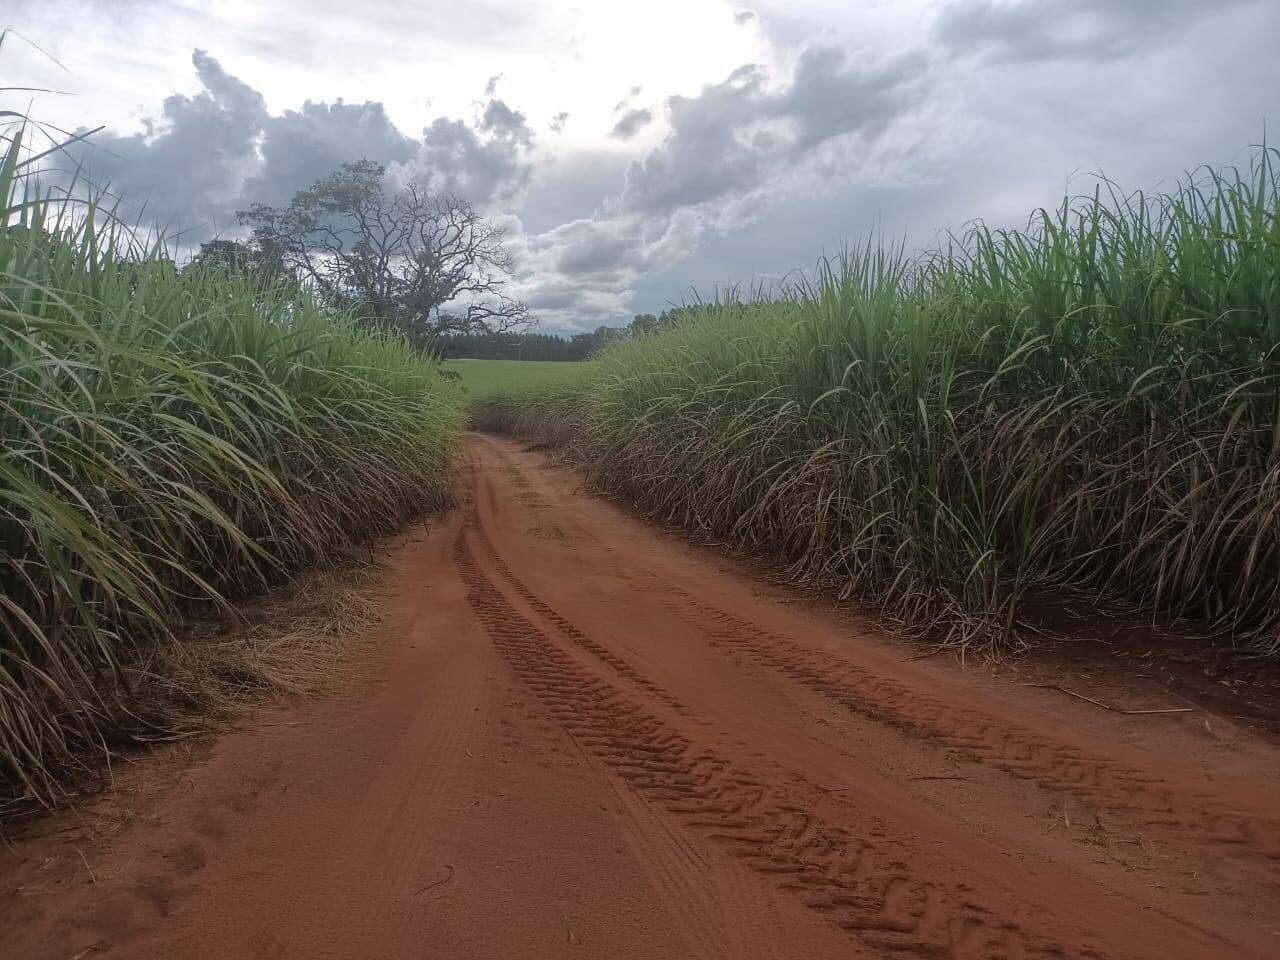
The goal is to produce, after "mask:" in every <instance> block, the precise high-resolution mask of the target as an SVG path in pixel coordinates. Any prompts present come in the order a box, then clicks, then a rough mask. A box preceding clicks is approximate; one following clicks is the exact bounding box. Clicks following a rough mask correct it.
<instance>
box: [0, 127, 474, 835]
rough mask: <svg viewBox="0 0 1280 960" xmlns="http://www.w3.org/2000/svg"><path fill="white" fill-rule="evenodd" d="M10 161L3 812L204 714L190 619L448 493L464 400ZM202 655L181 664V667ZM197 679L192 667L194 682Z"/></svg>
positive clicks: (3, 266)
mask: <svg viewBox="0 0 1280 960" xmlns="http://www.w3.org/2000/svg"><path fill="white" fill-rule="evenodd" d="M21 143H22V140H21V134H20V133H19V134H17V135H15V136H13V138H12V139H11V140H10V143H9V145H8V149H7V150H6V151H5V154H4V156H3V162H2V163H0V198H4V199H5V208H4V213H3V218H4V223H5V224H6V227H5V229H3V230H0V298H2V300H3V305H4V306H3V311H2V312H0V369H3V372H4V378H3V383H2V385H0V396H3V399H4V403H3V406H2V407H0V440H2V441H3V444H4V449H5V456H4V458H3V459H2V460H0V490H2V491H3V496H4V504H3V507H2V508H0V585H2V586H3V596H2V597H0V631H3V639H0V812H3V811H5V810H7V809H12V808H14V807H17V808H23V807H24V806H29V805H31V804H32V803H35V802H40V803H50V802H54V801H56V800H58V799H59V798H61V797H62V796H63V795H64V791H65V789H66V788H67V787H68V786H69V785H71V784H73V783H74V782H75V781H76V780H77V779H78V778H79V777H81V776H82V775H83V774H85V773H86V772H88V771H90V770H92V769H93V768H94V767H96V766H97V764H98V763H100V762H102V761H103V760H105V759H107V758H108V757H109V756H110V754H111V753H112V752H113V751H115V750H118V749H120V748H121V746H122V745H125V744H128V743H130V742H136V740H137V739H138V738H143V739H147V738H155V737H163V736H165V735H166V734H167V733H168V732H169V731H171V729H172V726H171V725H172V723H173V722H174V721H175V719H176V718H178V717H181V716H183V715H187V714H191V713H193V712H195V713H199V712H201V711H203V710H207V709H209V708H210V701H211V700H216V699H217V696H218V691H217V689H216V688H217V687H218V686H219V684H220V683H221V684H230V685H232V686H237V685H244V684H246V683H248V684H252V683H254V682H256V681H262V680H263V679H264V678H262V677H260V676H258V677H255V676H254V675H253V672H252V671H250V672H249V673H248V674H242V673H237V674H236V675H234V676H231V677H224V678H219V677H217V676H213V675H211V674H210V672H209V671H203V672H201V671H195V672H194V673H192V672H191V671H190V670H189V669H188V670H187V673H186V677H185V679H186V680H187V681H188V682H185V683H182V684H175V683H172V682H167V681H169V680H171V677H170V676H169V674H170V673H171V672H172V671H171V668H172V667H174V666H175V665H176V664H178V663H184V664H187V666H189V661H190V659H191V658H193V657H195V658H199V656H200V655H201V652H200V648H199V647H198V646H196V645H192V644H190V643H186V642H185V641H184V638H183V626H182V625H183V622H184V618H185V617H187V616H190V615H192V614H196V613H203V614H205V615H208V614H210V613H213V612H216V611H217V610H218V609H219V608H220V607H221V608H222V609H223V610H226V611H228V612H230V611H231V609H232V608H231V607H230V605H229V604H228V599H227V598H231V599H235V598H239V597H243V596H245V595H247V594H251V593H254V592H257V591H260V590H262V589H263V588H264V587H266V586H268V585H270V584H271V583H273V582H276V581H278V580H279V579H280V578H281V577H282V576H283V575H284V574H286V573H287V572H289V571H292V570H297V569H300V568H303V567H305V566H311V565H315V564H318V563H324V562H327V561H331V560H333V559H335V558H340V557H341V556H342V554H343V549H344V548H345V547H347V546H349V545H352V544H363V543H366V542H368V541H369V540H370V539H371V538H373V537H376V536H378V535H380V534H385V533H389V532H392V531H395V530H398V529H400V528H401V526H402V525H403V524H404V523H405V522H406V521H407V520H409V519H410V518H413V517H416V516H418V515H420V514H422V513H423V512H424V511H430V510H434V509H439V508H441V507H443V506H444V505H446V504H447V503H448V502H449V500H450V497H451V495H452V483H453V458H454V450H455V445H456V442H457V439H458V437H459V435H460V431H461V428H462V426H463V420H464V413H463V399H464V398H463V393H462V391H461V390H459V389H458V387H457V385H456V384H455V383H454V382H452V381H450V380H449V379H447V378H445V377H444V376H443V375H442V374H441V372H440V369H439V367H438V365H437V364H435V363H433V362H429V360H428V359H427V358H424V357H423V356H422V355H421V354H420V353H419V352H417V351H415V350H414V349H413V348H412V347H411V346H410V345H409V344H408V343H407V342H406V341H405V340H403V339H402V338H400V337H398V336H396V335H394V334H392V333H389V332H388V331H386V330H384V329H379V328H378V327H376V326H373V325H370V324H366V323H362V322H360V321H358V320H357V319H356V318H355V317H354V316H352V315H351V314H350V313H348V312H345V311H342V310H337V309H335V308H333V307H330V306H327V305H325V304H323V303H321V302H319V301H318V300H317V299H315V298H314V297H312V296H311V295H310V294H308V293H307V292H305V291H304V290H302V289H301V288H299V287H298V286H296V285H287V284H282V283H281V284H274V283H271V284H264V283H262V282H261V281H260V280H259V279H258V278H255V277H253V276H251V275H249V274H248V273H247V272H244V271H237V270H234V269H229V268H227V267H226V266H225V265H222V264H217V263H209V264H205V265H200V264H197V265H196V266H194V267H192V268H189V269H184V270H182V271H181V272H179V271H177V270H175V269H174V266H173V263H172V262H171V261H170V260H168V259H167V258H166V256H165V255H164V250H163V248H162V247H161V246H160V245H159V244H158V243H157V244H156V245H154V246H151V247H147V246H146V245H145V244H144V242H143V239H142V238H139V237H137V236H135V235H134V234H133V233H132V232H130V231H129V230H128V229H126V228H125V227H123V226H121V225H120V224H119V222H118V221H116V220H115V219H114V218H113V217H112V216H111V215H110V214H109V212H108V211H99V210H95V209H93V208H89V209H88V210H87V211H86V209H85V208H83V207H79V206H75V205H73V204H70V203H68V202H65V201H64V202H57V201H55V200H53V199H51V198H50V197H49V196H47V195H42V194H41V193H40V192H39V187H38V185H37V184H36V183H35V181H34V180H33V179H32V177H31V176H30V175H29V174H25V175H24V170H23V163H22V162H21V161H20V156H21ZM184 669H186V667H184ZM193 678H198V680H193Z"/></svg>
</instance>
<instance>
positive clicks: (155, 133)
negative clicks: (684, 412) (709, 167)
mask: <svg viewBox="0 0 1280 960" xmlns="http://www.w3.org/2000/svg"><path fill="white" fill-rule="evenodd" d="M192 64H193V65H194V67H195V71H196V77H197V79H198V80H199V82H200V85H201V87H202V88H203V89H202V90H201V92H199V93H197V94H195V95H193V96H185V95H182V94H174V95H172V96H170V97H169V98H167V99H166V100H165V101H164V105H163V107H162V109H161V111H160V115H159V116H158V117H154V118H149V119H148V120H146V121H145V122H144V126H143V130H142V131H141V132H140V133H137V134H132V135H128V136H122V135H119V134H113V133H110V132H108V131H103V132H101V133H99V134H96V135H95V136H94V137H93V138H92V139H91V141H89V144H88V145H87V146H85V147H84V148H83V151H82V153H81V156H80V159H81V160H82V161H83V167H84V172H85V174H86V175H87V176H88V177H89V178H90V179H91V180H92V182H94V183H95V184H98V185H106V184H109V185H110V188H111V190H112V193H114V194H116V195H118V196H121V197H124V198H126V199H127V201H128V202H129V203H131V204H132V205H133V206H135V207H142V206H144V205H145V212H146V215H147V216H148V217H149V218H150V219H152V220H154V221H155V222H157V223H158V224H159V225H160V226H162V227H163V228H165V229H166V231H167V232H169V233H170V234H177V235H180V236H181V237H183V238H184V239H185V242H186V243H187V244H194V243H196V242H199V241H202V240H206V239H208V238H209V237H211V236H213V235H214V234H215V233H220V232H227V231H229V230H233V229H234V228H235V226H236V222H235V212H236V210H237V209H242V208H244V207H246V206H248V205H249V203H251V202H259V201H260V202H265V203H273V204H279V203H284V202H287V201H288V199H289V197H290V196H292V195H293V193H294V192H296V191H297V190H300V189H302V188H304V187H306V186H308V185H310V184H311V183H313V182H314V181H315V180H317V179H319V178H320V177H323V176H325V175H326V174H329V173H331V172H333V171H334V170H336V169H337V168H338V167H339V166H340V165H341V164H343V163H347V162H351V161H355V160H361V159H369V160H376V161H378V162H379V163H382V164H385V165H386V166H387V167H388V168H389V170H390V171H391V173H392V175H393V176H396V177H409V176H422V177H425V178H426V179H428V180H429V181H430V182H431V183H432V184H433V185H434V186H435V187H436V188H438V189H444V190H451V191H453V192H456V193H458V194H459V195H461V196H463V197H465V198H467V199H468V200H470V201H471V202H472V203H473V204H475V205H476V206H477V207H479V208H481V209H486V210H492V209H496V208H497V207H499V206H501V205H502V204H503V203H507V202H510V201H511V200H512V199H513V198H514V197H516V196H518V195H519V193H520V191H521V190H523V189H524V187H525V186H526V185H527V184H528V182H529V179H530V172H531V170H532V163H531V160H530V154H531V152H532V151H533V149H534V135H533V132H532V131H531V129H530V128H529V125H528V122H527V120H526V118H525V116H524V114H523V113H521V112H520V111H519V110H516V109H514V108H513V107H511V106H509V105H508V104H507V103H506V102H505V101H503V100H500V99H497V98H495V97H490V98H489V99H488V100H487V102H485V103H483V105H482V107H483V108H482V110H481V111H480V113H479V116H478V117H477V118H476V119H475V120H474V121H473V122H470V123H468V122H465V121H462V120H458V119H453V118H449V117H439V118H437V119H435V120H434V121H432V123H431V124H429V125H428V126H427V127H426V129H425V130H424V131H423V133H422V137H421V138H420V139H414V138H412V137H409V136H406V135H405V134H404V133H402V132H401V131H400V130H399V129H397V127H396V126H395V124H394V123H392V121H391V119H390V118H389V117H388V116H387V113H386V110H385V109H384V107H383V105H382V104H381V103H376V102H365V103H345V102H344V101H342V100H337V101H335V102H333V103H316V102H311V101H308V102H306V103H304V104H303V105H302V107H301V108H299V109H297V110H285V111H284V112H282V113H279V114H272V113H271V112H269V111H268V109H267V107H266V103H265V100H264V99H263V97H262V95H261V94H260V93H259V92H258V91H257V90H255V89H253V88H252V87H251V86H249V85H248V84H246V83H244V82H243V81H242V80H240V79H238V78H237V77H235V76H232V75H231V74H230V73H228V72H227V71H226V70H225V69H224V68H223V67H222V65H221V64H220V63H219V62H218V61H217V60H216V59H215V58H214V57H212V56H210V55H209V54H208V53H206V52H205V51H203V50H196V51H195V53H194V54H193V55H192ZM499 78H500V75H498V76H495V77H492V78H490V82H489V84H488V87H489V88H492V87H494V86H495V85H496V83H497V81H498V79H499ZM54 175H55V176H58V175H59V174H58V172H55V174H54ZM62 175H66V171H62Z"/></svg>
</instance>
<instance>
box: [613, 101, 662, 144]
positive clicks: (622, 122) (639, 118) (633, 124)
mask: <svg viewBox="0 0 1280 960" xmlns="http://www.w3.org/2000/svg"><path fill="white" fill-rule="evenodd" d="M652 121H653V111H652V110H648V109H641V108H633V109H631V110H628V111H626V113H624V114H623V115H622V116H621V117H619V118H618V122H617V123H615V124H614V125H613V129H612V130H611V131H609V136H611V137H616V138H617V139H619V140H630V139H631V138H632V137H634V136H635V135H636V134H637V133H639V132H640V131H641V130H643V129H644V128H645V127H647V126H648V125H649V124H650V123H651V122H652Z"/></svg>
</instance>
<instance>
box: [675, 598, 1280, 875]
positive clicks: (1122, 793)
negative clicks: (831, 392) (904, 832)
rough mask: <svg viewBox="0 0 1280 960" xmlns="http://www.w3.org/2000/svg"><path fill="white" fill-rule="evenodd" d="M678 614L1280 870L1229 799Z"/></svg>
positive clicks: (846, 701)
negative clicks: (1272, 864) (1259, 857)
mask: <svg viewBox="0 0 1280 960" xmlns="http://www.w3.org/2000/svg"><path fill="white" fill-rule="evenodd" d="M662 589H663V591H664V596H665V597H666V603H667V606H668V608H669V609H671V610H672V612H673V613H675V614H676V615H677V616H680V617H682V618H683V619H684V620H686V622H688V623H690V624H691V625H693V626H695V627H697V628H698V629H699V630H700V631H701V632H702V633H703V634H704V635H705V636H706V637H707V638H708V640H710V641H711V642H712V643H713V644H715V645H717V646H718V647H720V648H721V649H723V650H724V651H725V652H726V653H728V654H730V655H731V656H734V657H735V659H739V661H741V658H743V657H745V658H746V659H748V660H749V661H752V662H755V663H758V664H760V665H762V666H764V667H766V668H767V669H770V670H773V671H775V672H777V673H781V674H783V675H785V676H787V677H789V678H791V679H792V680H795V681H796V682H798V683H800V684H802V685H804V686H805V687H808V688H809V689H811V690H813V691H815V692H817V693H818V694H820V695H821V696H823V697H825V698H826V699H827V700H829V701H831V702H833V703H835V704H838V705H839V706H841V707H843V708H845V709H847V710H850V711H852V712H855V713H858V714H860V715H862V716H865V717H868V718H869V719H872V720H875V721H878V722H880V723H884V724H887V725H890V726H893V727H895V728H897V729H900V730H903V731H905V732H906V733H908V734H911V735H913V736H917V737H924V738H928V739H930V740H934V741H937V742H939V743H941V744H943V745H944V746H946V747H949V748H951V749H952V750H955V751H957V752H959V753H961V754H962V755H964V756H966V757H968V758H970V759H972V760H976V761H977V762H979V763H983V764H987V765H990V766H992V767H995V768H996V769H998V770H1001V771H1003V772H1005V773H1007V774H1010V775H1012V776H1015V777H1018V778H1020V779H1024V780H1030V781H1033V782H1034V783H1036V784H1037V785H1039V786H1040V787H1043V788H1044V789H1046V790H1050V791H1054V792H1057V793H1065V794H1072V795H1074V796H1077V797H1080V798H1082V799H1084V800H1085V801H1087V802H1089V803H1092V804H1093V805H1095V806H1096V807H1097V808H1098V809H1101V810H1105V811H1108V812H1111V813H1116V814H1119V815H1121V816H1125V817H1127V818H1129V819H1131V820H1134V821H1136V822H1138V823H1140V824H1141V825H1143V826H1146V827H1152V828H1156V829H1162V830H1165V831H1168V832H1173V833H1179V834H1184V835H1189V836H1190V837H1192V838H1193V839H1196V840H1200V841H1205V842H1209V843H1213V844H1215V845H1218V846H1220V847H1221V848H1223V849H1224V850H1230V852H1231V854H1232V855H1239V856H1251V855H1254V854H1257V855H1260V856H1261V857H1262V858H1264V859H1265V860H1267V861H1272V862H1275V861H1280V821H1277V820H1275V819H1273V818H1269V817H1266V816H1265V815H1262V814H1259V813H1257V812H1255V811H1250V810H1240V809H1233V808H1232V807H1231V806H1229V805H1228V804H1226V803H1224V802H1223V800H1222V798H1221V797H1218V796H1215V795H1213V794H1210V793H1206V792H1195V791H1188V790H1186V789H1184V788H1183V787H1181V786H1180V785H1178V784H1174V783H1170V782H1168V781H1166V780H1164V779H1162V778H1161V777H1159V776H1157V775H1155V774H1152V773H1148V772H1144V771H1142V770H1139V769H1137V768H1135V767H1131V766H1128V765H1125V764H1123V763H1119V762H1117V761H1115V760H1113V759H1112V758H1109V757H1104V756H1101V755H1098V754H1096V753H1091V752H1089V751H1086V750H1084V749H1081V748H1080V747H1078V746H1076V745H1073V744H1071V743H1070V742H1068V741H1065V740H1061V739H1058V738H1054V737H1050V736H1047V735H1045V734H1043V733H1039V732H1036V731H1033V730H1030V729H1027V728H1023V727H1018V726H1014V725H1010V724H1009V723H1006V722H997V721H996V720H994V719H993V718H991V717H990V716H987V715H985V714H983V713H980V712H978V711H976V710H969V709H964V708H960V709H957V708H955V707H954V706H952V705H949V704H947V703H945V702H943V701H942V700H940V699H937V698H935V697H931V696H929V695H927V694H922V693H920V692H919V691H916V690H913V689H911V688H910V687H909V686H907V685H906V684H903V683H899V682H897V681H895V680H891V679H889V678H887V677H883V676H880V675H878V674H876V673H873V672H871V671H869V670H866V669H863V668H861V667H858V666H855V665H854V664H852V663H850V662H848V661H847V660H843V659H841V658H839V657H836V656H832V655H830V654H827V653H824V652H822V651H818V650H813V649H810V648H807V647H803V646H801V645H800V644H798V643H796V642H795V641H794V640H790V639H788V638H786V637H782V636H779V635H778V634H775V633H772V632H770V631H768V630H764V629H762V628H761V627H759V626H757V625H756V624H754V623H750V622H748V621H746V620H743V619H741V618H740V617H737V616H735V615H733V614H732V613H729V612H727V611H725V610H721V609H719V608H718V607H715V606H713V605H711V604H708V603H706V602H704V601H702V600H699V599H698V598H696V597H694V596H693V595H691V594H689V593H687V592H685V591H683V590H681V589H680V588H679V587H676V586H675V585H673V584H669V583H666V582H663V583H662Z"/></svg>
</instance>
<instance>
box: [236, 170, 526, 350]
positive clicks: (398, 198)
mask: <svg viewBox="0 0 1280 960" xmlns="http://www.w3.org/2000/svg"><path fill="white" fill-rule="evenodd" d="M237 216H238V218H239V220H240V222H241V223H242V224H244V225H247V226H249V227H251V228H252V233H251V235H250V246H251V248H252V250H253V254H254V257H255V259H256V261H257V262H258V263H259V264H262V265H265V266H267V267H269V268H270V269H272V270H274V271H276V272H280V273H282V274H284V275H286V276H289V277H292V278H293V279H295V280H296V281H297V282H299V283H302V284H305V285H307V286H309V287H311V288H312V289H313V290H315V291H316V292H317V293H318V294H319V295H320V296H322V297H324V298H325V299H327V300H329V301H331V302H333V303H337V304H341V305H344V306H350V307H353V308H355V309H356V310H358V311H359V312H360V313H362V314H363V315H365V316H367V317H369V318H371V319H377V320H381V321H384V322H387V323H390V324H392V325H394V326H397V327H399V328H401V329H403V330H404V331H405V332H406V333H408V334H410V335H411V336H414V337H415V338H418V339H426V338H430V337H432V336H436V335H439V334H443V333H482V334H486V333H501V332H506V331H511V330H516V329H521V328H526V327H529V326H532V325H533V324H534V322H535V320H534V317H533V316H532V314H531V312H530V310H529V307H528V305H527V304H526V303H524V301H522V300H519V299H517V298H515V297H512V296H511V295H510V294H509V293H508V291H507V287H508V284H509V282H510V280H511V276H512V272H513V269H514V260H513V257H512V255H511V252H510V250H509V249H508V248H507V246H506V244H505V231H504V229H503V228H502V227H500V226H498V225H496V224H494V223H493V222H492V221H490V220H488V219H486V218H485V217H482V216H481V215H480V214H478V213H477V212H476V211H475V210H474V209H473V208H472V207H471V205H470V204H469V203H468V202H467V201H466V200H464V199H463V198H461V197H458V196H456V195H454V194H452V193H448V192H437V191H434V190H432V189H431V188H430V187H429V186H428V185H427V184H425V183H423V182H421V181H414V180H410V181H407V182H405V183H392V182H389V180H388V178H387V173H386V168H385V167H383V166H382V165H381V164H378V163H375V162H373V161H371V160H360V161H358V162H356V163H344V164H343V165H342V166H341V167H340V168H339V169H338V170H337V171H335V172H334V173H332V174H330V175H329V176H327V177H323V178H321V179H320V180H317V181H316V182H315V183H313V184H312V185H311V186H309V187H307V188H306V189H305V190H299V191H298V192H297V193H295V194H294V195H293V198H292V199H291V200H290V201H289V203H288V205H287V206H284V207H275V206H271V205H269V204H265V203H254V204H252V205H251V206H250V207H249V209H248V210H242V211H240V212H239V213H238V214H237Z"/></svg>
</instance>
